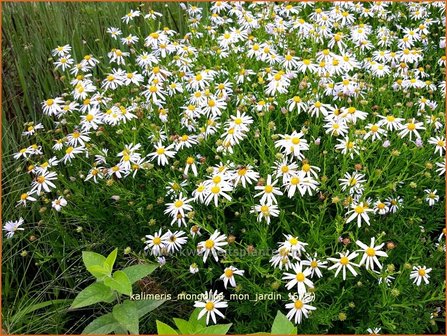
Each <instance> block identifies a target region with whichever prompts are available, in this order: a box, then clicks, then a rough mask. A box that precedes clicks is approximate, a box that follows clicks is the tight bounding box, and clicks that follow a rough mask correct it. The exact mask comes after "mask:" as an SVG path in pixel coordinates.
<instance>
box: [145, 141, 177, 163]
mask: <svg viewBox="0 0 447 336" xmlns="http://www.w3.org/2000/svg"><path fill="white" fill-rule="evenodd" d="M173 148H174V145H173V144H170V145H169V146H167V147H165V146H163V145H162V143H161V141H159V142H158V143H157V144H156V145H155V152H153V153H150V154H149V155H148V157H150V159H151V161H153V160H154V159H155V158H157V164H158V165H161V166H165V165H166V164H168V158H173V157H174V156H175V154H176V151H175V150H173Z"/></svg>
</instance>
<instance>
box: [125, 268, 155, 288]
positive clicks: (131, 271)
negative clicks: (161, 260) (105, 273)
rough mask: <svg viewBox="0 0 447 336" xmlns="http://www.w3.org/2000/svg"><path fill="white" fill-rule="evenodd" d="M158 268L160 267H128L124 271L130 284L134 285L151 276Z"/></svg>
mask: <svg viewBox="0 0 447 336" xmlns="http://www.w3.org/2000/svg"><path fill="white" fill-rule="evenodd" d="M157 267H158V265H156V264H141V265H133V266H129V267H126V268H124V269H123V270H122V271H123V272H124V273H126V275H127V277H128V278H129V281H130V283H131V284H133V283H134V282H136V281H138V280H140V279H142V278H144V277H145V276H147V275H149V274H151V273H152V272H153V271H154V270H155V269H156V268H157Z"/></svg>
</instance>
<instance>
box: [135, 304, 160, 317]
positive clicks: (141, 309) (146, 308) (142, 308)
mask: <svg viewBox="0 0 447 336" xmlns="http://www.w3.org/2000/svg"><path fill="white" fill-rule="evenodd" d="M165 301H166V300H139V301H134V302H135V305H136V307H137V311H138V317H139V318H141V317H143V316H144V315H146V314H147V313H149V312H151V311H153V310H154V309H156V308H158V307H159V306H161V305H162V304H163V303H164V302H165Z"/></svg>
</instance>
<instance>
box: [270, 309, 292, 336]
mask: <svg viewBox="0 0 447 336" xmlns="http://www.w3.org/2000/svg"><path fill="white" fill-rule="evenodd" d="M296 333H297V328H296V326H295V325H294V324H293V323H292V322H290V321H289V319H288V318H287V317H286V316H285V315H284V314H283V313H281V312H280V311H279V310H278V313H277V314H276V317H275V319H274V320H273V325H272V332H271V334H272V335H295V334H296Z"/></svg>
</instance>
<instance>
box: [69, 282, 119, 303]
mask: <svg viewBox="0 0 447 336" xmlns="http://www.w3.org/2000/svg"><path fill="white" fill-rule="evenodd" d="M111 297H113V291H112V290H111V289H110V288H109V287H107V286H105V285H104V284H102V283H100V282H95V283H93V284H91V285H90V286H88V287H87V288H84V289H83V290H82V291H81V292H80V293H79V294H78V295H77V296H76V298H75V299H74V301H73V303H72V304H71V306H70V309H74V308H82V307H86V306H90V305H92V304H95V303H98V302H109V301H110V299H111Z"/></svg>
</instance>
